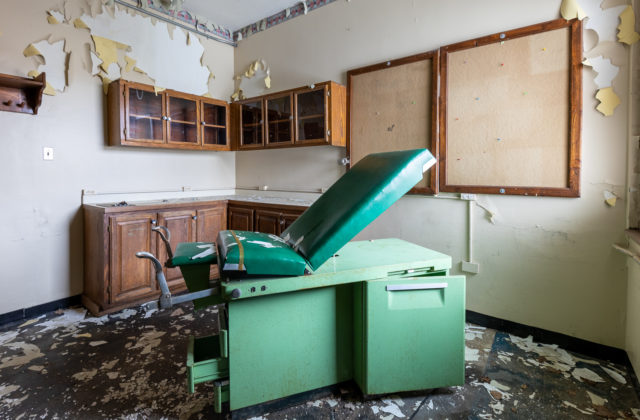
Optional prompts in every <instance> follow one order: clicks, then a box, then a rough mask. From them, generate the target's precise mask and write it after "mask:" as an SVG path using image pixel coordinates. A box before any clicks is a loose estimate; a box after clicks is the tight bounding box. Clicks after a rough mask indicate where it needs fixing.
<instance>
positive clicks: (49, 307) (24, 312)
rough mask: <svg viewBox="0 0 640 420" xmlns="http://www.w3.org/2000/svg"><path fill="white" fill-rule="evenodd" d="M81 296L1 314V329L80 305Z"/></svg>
mask: <svg viewBox="0 0 640 420" xmlns="http://www.w3.org/2000/svg"><path fill="white" fill-rule="evenodd" d="M80 296H81V295H75V296H70V297H66V298H63V299H58V300H54V301H53V302H47V303H43V304H40V305H36V306H32V307H30V308H22V309H18V310H16V311H11V312H7V313H5V314H0V327H2V326H5V325H6V324H13V323H15V322H20V321H25V320H28V319H32V318H35V317H37V316H40V315H44V314H46V313H48V312H53V311H57V310H58V309H64V308H69V307H71V306H77V305H80Z"/></svg>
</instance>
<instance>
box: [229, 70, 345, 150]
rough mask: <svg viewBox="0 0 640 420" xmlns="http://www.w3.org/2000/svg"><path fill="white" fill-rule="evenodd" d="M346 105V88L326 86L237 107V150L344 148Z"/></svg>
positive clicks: (318, 86) (322, 84) (265, 97)
mask: <svg viewBox="0 0 640 420" xmlns="http://www.w3.org/2000/svg"><path fill="white" fill-rule="evenodd" d="M346 101H347V100H346V88H345V87H344V86H342V85H339V84H337V83H335V82H323V83H318V84H316V85H312V86H305V87H301V88H296V89H290V90H286V91H282V92H278V93H274V94H270V95H264V96H259V97H255V98H250V99H245V100H243V101H239V102H237V103H234V104H233V105H232V112H233V113H234V114H235V115H236V118H234V119H235V127H236V135H237V139H236V147H235V149H237V150H255V149H264V148H275V147H296V146H314V145H331V146H345V145H346Z"/></svg>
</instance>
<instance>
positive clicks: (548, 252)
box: [235, 0, 628, 347]
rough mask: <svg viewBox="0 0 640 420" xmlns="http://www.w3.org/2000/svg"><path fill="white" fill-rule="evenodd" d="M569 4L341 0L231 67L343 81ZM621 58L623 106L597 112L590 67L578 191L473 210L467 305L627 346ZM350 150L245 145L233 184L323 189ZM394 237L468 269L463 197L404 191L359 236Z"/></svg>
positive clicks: (263, 41)
mask: <svg viewBox="0 0 640 420" xmlns="http://www.w3.org/2000/svg"><path fill="white" fill-rule="evenodd" d="M559 7H560V0H544V1H541V0H527V1H517V2H515V1H511V0H489V1H482V2H478V1H470V0H451V1H446V2H444V1H436V0H422V1H415V0H395V1H391V0H366V1H365V0H353V1H350V2H347V1H342V0H341V1H336V2H334V3H332V4H330V5H327V6H325V7H322V8H320V9H318V10H316V11H313V12H312V13H309V14H308V15H307V16H303V17H299V18H296V19H293V20H291V21H289V22H287V23H284V24H281V25H278V26H276V27H274V28H271V29H269V30H267V31H265V32H262V33H259V34H256V35H254V36H251V37H249V38H247V39H245V40H243V41H241V42H240V44H239V47H238V48H237V49H236V53H235V68H236V69H244V68H246V66H247V65H248V64H249V63H250V62H251V61H253V60H255V59H258V58H264V59H265V60H266V61H267V62H268V64H269V65H270V68H271V79H272V83H273V86H272V87H273V89H272V90H273V91H277V90H280V89H285V88H291V87H296V86H301V85H305V84H310V83H314V82H320V81H324V80H329V79H331V80H335V81H337V82H340V83H346V71H347V70H349V69H352V68H356V67H360V66H364V65H368V64H373V63H376V62H380V61H383V60H387V59H393V58H399V57H403V56H407V55H410V54H415V53H419V52H424V51H428V50H432V49H435V48H438V47H439V46H443V45H447V44H449V43H453V42H457V41H463V40H465V39H470V38H474V37H477V36H481V35H486V34H491V33H495V32H498V31H502V30H508V29H513V28H518V27H522V26H526V25H530V24H535V23H539V22H543V21H547V20H551V19H556V18H558V17H559V13H558V11H559ZM586 38H587V39H588V40H591V39H593V37H592V36H591V34H586ZM620 48H622V47H620ZM623 56H624V54H623ZM622 60H623V62H622V64H623V67H621V69H620V74H619V75H618V77H617V78H616V80H615V82H614V88H615V90H616V91H617V92H619V94H620V97H621V100H622V104H621V105H620V106H619V107H618V109H617V110H616V112H615V115H614V116H613V117H609V118H605V117H603V116H602V115H600V114H599V113H597V112H596V111H595V110H594V108H595V106H596V104H597V101H596V100H595V99H594V93H595V85H594V82H593V76H594V73H593V72H592V71H591V70H589V69H585V70H584V73H583V74H584V93H583V100H584V111H583V125H582V168H583V169H582V174H581V181H582V189H581V193H582V197H581V198H579V199H566V198H535V197H513V196H510V197H499V196H490V197H489V199H490V200H491V202H492V204H493V206H494V207H495V208H496V209H497V211H498V214H499V215H498V217H497V219H496V224H495V225H494V224H491V223H490V222H489V221H488V219H487V218H486V216H485V213H484V212H483V211H482V210H480V209H477V208H476V210H475V211H474V226H475V232H474V233H473V236H474V243H473V245H474V260H475V261H476V262H478V263H479V264H480V274H477V275H468V276H467V308H468V309H470V310H473V311H477V312H481V313H483V314H488V315H492V316H495V317H499V318H503V319H508V320H512V321H516V322H520V323H523V324H527V325H532V326H536V327H540V328H544V329H548V330H551V331H556V332H560V333H564V334H568V335H572V336H576V337H579V338H583V339H586V340H590V341H594V342H597V343H603V344H607V345H611V346H616V347H624V344H625V326H624V320H625V302H626V269H625V260H624V257H623V256H622V255H620V254H618V253H616V252H615V251H614V250H613V249H612V248H611V244H612V243H614V242H622V241H623V240H624V233H623V232H624V228H625V208H624V207H625V206H624V203H623V204H622V205H620V204H619V205H618V206H616V207H614V208H608V207H607V206H606V205H605V204H604V202H603V190H604V189H612V188H613V189H614V190H615V191H617V192H619V193H622V192H623V191H624V186H625V174H626V165H625V162H626V149H627V133H626V127H627V96H626V95H625V92H627V90H628V83H627V79H628V66H627V62H626V61H624V60H625V58H624V57H623V59H622ZM245 93H247V95H255V94H260V93H262V92H261V91H260V90H259V89H256V90H255V91H252V92H245ZM342 156H344V151H343V149H333V148H330V147H325V148H305V149H300V150H286V151H282V152H280V151H278V153H275V152H272V151H257V152H251V153H246V152H239V153H237V160H236V177H237V183H238V185H242V186H257V185H265V184H266V185H270V186H278V187H280V188H286V187H289V186H290V187H292V188H295V187H296V186H299V185H304V186H306V187H307V188H311V187H315V188H320V187H326V186H328V185H330V183H331V182H332V181H333V180H335V179H336V178H337V177H338V176H339V175H340V174H341V173H342V171H343V168H342V167H341V166H339V164H338V160H339V158H341V157H342ZM294 161H295V163H294V165H295V166H293V167H292V166H291V164H292V162H294ZM388 236H396V237H400V238H403V239H407V240H410V241H413V242H416V243H418V244H421V245H425V246H427V247H430V248H433V249H435V250H438V251H441V252H444V253H447V254H450V255H452V257H453V261H454V268H455V269H456V270H458V267H459V263H460V261H462V260H463V259H466V256H467V245H466V244H467V239H466V238H467V205H466V202H461V201H457V200H449V199H435V198H429V197H407V198H403V199H402V200H400V201H399V202H398V203H397V204H395V205H394V206H393V207H392V208H391V209H390V210H389V211H387V212H386V213H385V214H384V215H382V216H381V217H380V218H379V219H378V220H377V221H375V222H374V223H373V224H372V225H371V226H370V227H368V228H367V229H366V230H365V231H364V232H363V233H362V234H361V235H359V238H377V237H388Z"/></svg>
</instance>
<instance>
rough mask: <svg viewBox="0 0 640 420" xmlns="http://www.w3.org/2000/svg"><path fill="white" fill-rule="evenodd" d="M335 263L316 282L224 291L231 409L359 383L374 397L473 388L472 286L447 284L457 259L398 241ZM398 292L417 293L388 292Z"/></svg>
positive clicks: (256, 283) (346, 250) (344, 252)
mask: <svg viewBox="0 0 640 420" xmlns="http://www.w3.org/2000/svg"><path fill="white" fill-rule="evenodd" d="M336 255H337V256H336V257H333V258H331V259H329V261H327V262H326V263H324V264H323V265H322V266H321V267H319V268H318V269H317V270H316V271H315V273H314V274H313V275H310V276H298V277H282V278H261V279H245V280H238V281H228V282H224V283H223V284H222V293H223V296H225V299H227V301H228V309H229V382H230V384H229V398H230V400H229V402H230V408H231V410H236V409H239V408H244V407H247V406H251V405H255V404H259V403H262V402H266V401H271V400H274V399H278V398H281V397H284V396H288V395H294V394H298V393H301V392H305V391H310V390H313V389H317V388H321V387H325V386H329V385H333V384H336V383H339V382H343V381H347V380H350V379H355V380H356V382H357V383H358V384H359V385H360V386H361V388H362V391H363V392H364V393H365V394H378V393H391V392H400V391H408V390H420V389H425V388H432V387H440V386H448V385H462V384H463V383H464V277H462V276H447V275H446V274H447V273H448V270H449V268H450V267H451V257H449V256H447V255H444V254H441V253H438V252H435V251H432V250H429V249H426V248H423V247H421V246H418V245H415V244H411V243H409V242H405V241H402V240H399V239H382V240H376V241H360V242H350V243H348V244H347V245H345V246H344V247H343V248H342V249H340V250H339V251H338V252H337V254H336ZM443 284H446V287H444V286H442V285H443ZM425 285H427V286H425ZM397 286H408V287H410V288H418V290H403V291H395V290H394V291H387V290H386V288H388V287H392V288H393V287H397ZM433 286H437V288H432V289H429V288H425V287H433ZM234 291H235V292H236V293H235V295H236V297H234Z"/></svg>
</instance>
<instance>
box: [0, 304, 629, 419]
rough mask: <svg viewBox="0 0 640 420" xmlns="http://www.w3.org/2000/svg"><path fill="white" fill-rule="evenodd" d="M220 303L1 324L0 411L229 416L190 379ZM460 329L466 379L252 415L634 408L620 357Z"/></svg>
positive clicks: (494, 415) (454, 415) (500, 414)
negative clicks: (196, 346) (190, 346)
mask: <svg viewBox="0 0 640 420" xmlns="http://www.w3.org/2000/svg"><path fill="white" fill-rule="evenodd" d="M216 313H217V309H216V308H209V309H206V310H202V311H198V312H194V311H193V310H192V307H191V306H190V304H184V305H180V306H178V307H177V308H175V309H174V310H172V311H170V310H165V311H155V310H153V311H145V310H144V309H138V310H135V309H125V310H123V311H121V312H119V313H116V314H112V315H105V316H103V317H100V318H95V317H91V316H88V315H87V313H86V311H85V310H84V309H81V308H72V309H67V310H63V311H56V312H54V313H50V314H47V315H46V316H41V317H38V318H34V319H32V320H28V321H26V322H23V323H22V324H20V325H16V326H5V327H4V328H0V418H15V419H30V418H127V419H136V418H163V419H201V418H218V417H221V418H225V417H228V415H222V416H216V415H215V413H214V411H213V396H212V394H213V388H212V387H211V386H210V385H209V384H200V385H198V386H197V387H196V392H195V393H194V394H189V393H188V392H187V387H186V366H185V359H186V356H185V355H186V348H187V341H188V336H189V335H196V336H204V335H210V334H214V333H216V332H217V328H218V327H217V325H215V322H216V321H215V320H216V319H217V317H216V316H215V315H216ZM465 339H466V351H465V354H466V359H467V362H466V380H465V385H464V386H456V387H448V388H438V389H434V390H425V391H422V392H412V393H408V394H401V395H385V396H380V397H366V398H365V397H363V396H362V395H361V393H360V391H359V390H358V389H357V387H356V386H355V385H354V384H343V385H342V386H340V389H339V391H336V392H335V393H334V394H333V395H331V396H327V397H325V398H319V399H311V400H309V401H306V402H305V403H302V404H299V405H297V406H293V407H288V408H284V409H279V410H273V411H271V412H266V410H264V411H263V412H261V414H260V415H256V416H254V417H250V418H253V419H254V420H269V419H284V418H287V419H294V418H297V419H300V418H314V419H315V418H326V419H356V418H364V419H380V420H393V419H414V420H419V419H431V418H433V419H439V418H449V419H458V418H459V419H466V418H478V419H503V418H513V419H520V418H540V419H545V418H562V419H583V418H585V417H600V418H622V419H638V420H640V401H639V397H638V394H637V393H636V390H635V388H634V383H635V382H636V379H635V376H633V373H632V372H629V371H628V370H627V369H628V367H627V366H624V365H619V364H615V363H611V362H608V361H604V360H597V359H594V358H591V357H586V356H582V355H579V354H575V353H571V352H568V351H565V350H564V349H562V348H560V347H558V346H557V345H553V344H543V343H536V342H535V341H533V339H532V338H531V337H525V338H522V337H516V336H512V335H509V334H506V333H503V332H500V331H495V330H492V329H488V328H484V327H480V326H477V325H470V324H469V325H467V328H466V329H465ZM425 374H428V373H425ZM52 398H55V403H52Z"/></svg>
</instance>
